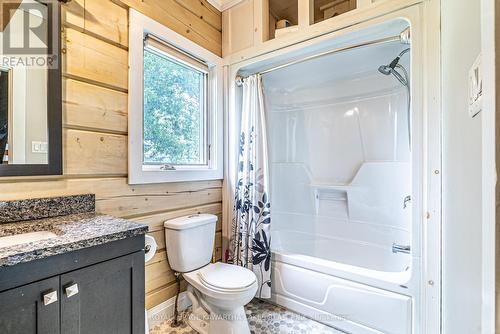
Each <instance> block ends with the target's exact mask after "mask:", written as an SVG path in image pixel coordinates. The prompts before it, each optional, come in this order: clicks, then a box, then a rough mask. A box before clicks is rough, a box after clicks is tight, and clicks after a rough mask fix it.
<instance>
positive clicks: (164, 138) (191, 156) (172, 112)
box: [143, 49, 205, 165]
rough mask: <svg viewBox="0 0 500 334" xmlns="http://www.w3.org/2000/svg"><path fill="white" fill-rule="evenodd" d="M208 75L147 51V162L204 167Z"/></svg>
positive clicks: (145, 149)
mask: <svg viewBox="0 0 500 334" xmlns="http://www.w3.org/2000/svg"><path fill="white" fill-rule="evenodd" d="M204 78H205V74H204V73H202V72H200V71H197V70H195V69H193V68H190V67H188V66H183V65H181V64H179V63H177V62H175V61H172V60H170V59H169V58H167V57H165V56H161V55H158V54H156V53H154V52H152V51H150V50H148V49H145V50H144V148H143V149H144V163H145V164H148V163H149V164H154V163H168V164H173V165H189V164H203V163H205V161H204V159H205V158H204V154H203V150H204V147H203V135H204V134H203V130H204V122H205V121H204V114H203V109H204V108H202V106H203V103H204V101H203V100H204V95H205V94H204V92H203V90H204Z"/></svg>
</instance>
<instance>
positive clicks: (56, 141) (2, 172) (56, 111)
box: [0, 0, 63, 177]
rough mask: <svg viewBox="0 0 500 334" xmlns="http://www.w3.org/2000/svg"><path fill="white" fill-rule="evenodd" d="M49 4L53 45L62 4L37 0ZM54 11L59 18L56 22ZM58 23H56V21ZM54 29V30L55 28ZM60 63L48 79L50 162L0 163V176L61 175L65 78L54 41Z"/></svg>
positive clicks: (50, 36) (50, 40) (49, 40)
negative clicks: (63, 78) (63, 80)
mask: <svg viewBox="0 0 500 334" xmlns="http://www.w3.org/2000/svg"><path fill="white" fill-rule="evenodd" d="M37 1H38V2H40V3H42V4H47V5H48V7H47V9H48V12H47V13H48V18H49V19H48V31H49V36H48V44H49V45H48V47H49V50H52V49H53V48H54V41H53V38H52V37H53V36H54V34H56V36H57V38H58V41H60V40H61V4H60V2H59V1H44V0H37ZM54 10H56V11H57V13H55V14H56V15H57V17H58V18H59V19H58V20H57V22H53V20H52V17H53V15H54ZM54 23H55V24H54ZM54 29H55V31H54ZM55 45H56V47H57V50H55V52H53V54H55V55H56V57H57V61H58V66H57V67H56V68H53V69H48V80H47V138H48V163H47V164H18V165H16V164H12V165H8V164H7V165H4V164H0V177H5V176H39V175H62V173H63V164H62V83H61V80H62V77H61V67H62V59H61V48H60V47H59V43H56V44H55Z"/></svg>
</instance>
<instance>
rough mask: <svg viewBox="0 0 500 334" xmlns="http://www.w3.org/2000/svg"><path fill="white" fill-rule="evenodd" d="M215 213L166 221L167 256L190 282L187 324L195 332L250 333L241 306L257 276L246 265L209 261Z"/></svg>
mask: <svg viewBox="0 0 500 334" xmlns="http://www.w3.org/2000/svg"><path fill="white" fill-rule="evenodd" d="M216 223H217V216H214V215H209V214H200V215H191V216H187V217H181V218H176V219H173V220H168V221H166V222H165V225H164V226H165V239H166V247H167V256H168V261H169V263H170V267H171V268H172V270H174V271H176V272H179V273H182V276H183V277H184V279H185V280H186V281H187V282H188V283H189V286H188V289H187V293H188V297H189V299H190V300H191V302H192V304H193V307H192V313H191V315H190V317H189V320H188V323H189V325H190V326H191V327H192V328H193V329H194V330H196V331H197V332H198V333H202V334H205V333H208V334H247V333H250V329H249V327H248V321H247V317H246V315H245V310H244V308H243V306H245V305H246V304H247V303H249V302H250V301H251V300H252V298H253V297H254V296H255V293H256V292H257V278H256V276H255V274H254V273H253V272H252V271H251V270H248V269H246V268H243V267H239V266H235V265H230V264H225V263H220V262H218V263H210V262H211V259H212V252H213V246H214V238H215V225H216Z"/></svg>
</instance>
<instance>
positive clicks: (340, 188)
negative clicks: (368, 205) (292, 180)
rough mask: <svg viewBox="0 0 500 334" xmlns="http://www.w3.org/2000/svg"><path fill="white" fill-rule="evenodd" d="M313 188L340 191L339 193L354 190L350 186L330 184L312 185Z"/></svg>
mask: <svg viewBox="0 0 500 334" xmlns="http://www.w3.org/2000/svg"><path fill="white" fill-rule="evenodd" d="M310 186H311V188H314V189H317V190H319V191H321V190H338V191H344V192H345V191H348V190H350V189H352V188H353V186H351V185H349V184H328V183H311V184H310Z"/></svg>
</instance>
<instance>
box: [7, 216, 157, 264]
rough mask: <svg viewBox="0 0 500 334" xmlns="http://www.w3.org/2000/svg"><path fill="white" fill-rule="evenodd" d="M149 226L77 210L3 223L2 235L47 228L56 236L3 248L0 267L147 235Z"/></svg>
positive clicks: (45, 229)
mask: <svg viewBox="0 0 500 334" xmlns="http://www.w3.org/2000/svg"><path fill="white" fill-rule="evenodd" d="M147 230H148V227H147V225H142V224H137V223H133V222H131V221H128V220H124V219H120V218H114V217H111V216H105V215H100V214H97V213H95V212H85V213H76V214H70V215H64V216H56V217H48V218H43V219H34V220H27V221H18V222H13V223H4V224H0V238H1V237H5V236H11V235H16V234H21V233H30V232H38V231H48V232H52V233H54V234H56V237H52V238H50V239H45V240H41V241H36V242H31V243H25V244H19V245H14V246H7V247H4V248H0V268H1V267H8V266H13V265H16V264H19V263H25V262H29V261H33V260H39V259H43V258H46V257H49V256H53V255H59V254H64V253H67V252H71V251H75V250H79V249H83V248H87V247H92V246H97V245H101V244H105V243H108V242H111V241H116V240H121V239H125V238H129V237H134V236H137V235H142V234H145V233H146V232H147Z"/></svg>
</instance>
